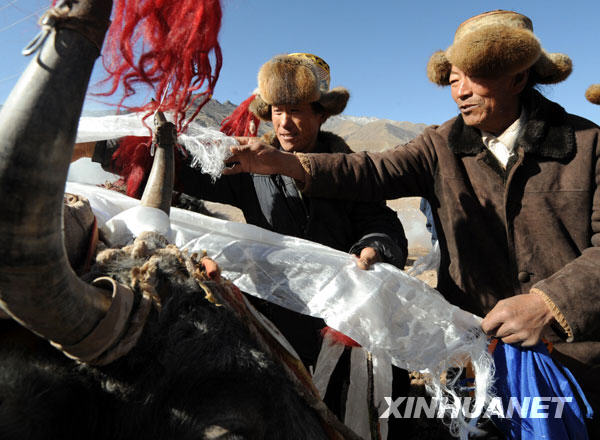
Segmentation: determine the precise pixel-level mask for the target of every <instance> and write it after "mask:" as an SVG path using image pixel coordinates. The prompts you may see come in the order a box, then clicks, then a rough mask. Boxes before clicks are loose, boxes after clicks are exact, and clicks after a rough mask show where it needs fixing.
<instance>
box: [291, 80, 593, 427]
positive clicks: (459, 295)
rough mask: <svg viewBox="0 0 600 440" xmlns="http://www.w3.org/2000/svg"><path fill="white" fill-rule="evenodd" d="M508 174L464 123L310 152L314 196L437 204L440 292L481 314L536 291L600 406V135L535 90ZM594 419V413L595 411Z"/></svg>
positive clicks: (567, 356) (527, 95) (565, 356)
mask: <svg viewBox="0 0 600 440" xmlns="http://www.w3.org/2000/svg"><path fill="white" fill-rule="evenodd" d="M522 104H523V106H524V108H525V111H526V112H527V117H528V120H527V122H526V124H525V127H524V129H523V131H522V133H521V135H520V137H519V139H518V140H517V144H516V146H515V149H516V154H514V155H513V157H512V158H511V159H510V160H509V163H508V164H507V169H506V170H504V169H503V168H502V167H501V166H500V164H499V163H498V162H497V160H496V159H495V157H494V156H493V155H492V154H491V153H490V152H489V150H487V149H486V148H485V147H484V145H483V143H482V140H481V133H480V132H479V130H477V129H475V128H473V127H469V126H467V125H465V124H464V121H463V119H462V117H461V116H458V117H456V118H454V119H451V120H449V121H447V122H446V123H444V124H442V125H440V126H432V127H428V128H427V129H426V130H425V131H424V133H423V134H422V135H421V136H419V137H417V138H416V139H415V140H413V141H412V142H410V143H408V144H406V145H404V146H399V147H396V148H395V149H393V150H389V151H386V152H383V153H364V152H363V153H356V154H351V155H318V154H316V155H303V156H302V160H303V161H304V163H305V166H306V168H308V169H309V171H310V176H309V178H308V179H307V182H306V187H305V189H304V193H305V194H307V195H309V196H310V197H317V196H318V197H334V196H337V197H348V198H354V199H357V200H382V199H394V198H397V197H406V196H422V197H425V198H427V199H428V200H429V202H430V203H431V207H432V211H433V216H434V220H435V226H436V229H437V232H438V238H439V240H440V249H441V266H440V269H439V280H438V290H439V291H440V292H441V293H442V294H443V295H444V296H445V297H446V298H447V299H448V300H449V301H450V302H451V303H453V304H455V305H457V306H459V307H461V308H463V309H465V310H468V311H470V312H473V313H476V314H477V315H480V316H484V315H485V314H486V313H488V312H489V311H490V310H491V309H492V308H493V307H494V305H495V304H496V302H497V301H498V300H500V299H503V298H506V297H510V296H513V295H517V294H525V293H528V292H529V291H530V289H531V288H532V287H536V288H538V289H539V290H541V291H543V292H544V293H546V295H547V296H548V297H549V298H550V299H551V300H552V301H553V302H554V304H555V305H556V306H557V307H558V309H559V310H560V312H561V313H562V314H563V315H564V317H565V318H566V321H567V323H568V324H569V326H570V327H571V329H572V331H573V341H572V342H566V341H565V339H564V337H563V338H561V337H560V336H564V335H561V331H560V329H556V331H555V332H553V333H552V335H550V337H551V338H552V340H553V342H554V352H553V355H554V356H555V358H557V359H559V360H560V361H561V362H562V363H563V364H565V365H566V366H567V367H569V368H570V369H571V370H572V371H573V373H574V374H575V375H576V377H577V378H578V380H579V381H580V383H581V384H582V385H583V387H584V390H585V391H586V394H587V395H588V398H590V399H591V400H593V401H594V403H595V409H596V414H598V411H599V410H600V407H599V406H598V404H599V403H600V187H599V186H600V160H599V156H600V128H599V127H598V126H597V125H595V124H593V123H592V122H590V121H588V120H585V119H583V118H580V117H577V116H574V115H570V114H567V113H566V112H565V111H564V109H563V108H562V107H560V106H559V105H558V104H556V103H553V102H551V101H549V100H547V99H546V98H544V97H543V96H542V95H541V94H540V93H538V92H537V91H535V90H532V91H528V92H524V94H523V95H522ZM596 417H598V415H597V416H596Z"/></svg>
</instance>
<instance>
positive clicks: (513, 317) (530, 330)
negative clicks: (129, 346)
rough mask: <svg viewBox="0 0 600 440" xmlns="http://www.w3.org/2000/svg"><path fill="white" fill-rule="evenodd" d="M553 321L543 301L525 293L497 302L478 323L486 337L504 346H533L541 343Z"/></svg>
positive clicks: (532, 294) (535, 295) (538, 296)
mask: <svg viewBox="0 0 600 440" xmlns="http://www.w3.org/2000/svg"><path fill="white" fill-rule="evenodd" d="M552 319H554V316H553V315H552V312H551V311H550V309H549V308H548V306H547V305H546V303H545V301H544V299H543V298H542V297H541V296H540V295H537V294H534V293H528V294H524V295H516V296H513V297H511V298H506V299H503V300H501V301H498V303H497V304H496V305H495V306H494V308H493V309H492V310H491V311H490V312H489V313H488V314H487V315H486V316H485V318H483V321H481V328H482V329H483V331H484V332H485V333H486V334H487V335H488V336H494V337H496V338H500V339H502V341H503V342H505V343H507V344H520V345H521V346H523V347H532V346H534V345H536V344H537V343H538V342H539V341H540V338H541V335H542V332H543V331H544V329H545V327H546V326H547V325H548V324H549V323H550V322H551V321H552Z"/></svg>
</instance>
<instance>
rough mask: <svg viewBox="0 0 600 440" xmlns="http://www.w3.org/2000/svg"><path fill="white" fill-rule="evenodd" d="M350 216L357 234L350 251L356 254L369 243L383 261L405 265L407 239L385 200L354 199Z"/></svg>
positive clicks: (401, 267)
mask: <svg viewBox="0 0 600 440" xmlns="http://www.w3.org/2000/svg"><path fill="white" fill-rule="evenodd" d="M350 219H351V220H352V224H353V225H354V228H355V232H356V236H357V237H360V238H359V239H358V241H357V242H356V243H354V245H352V247H351V248H350V251H349V252H350V253H351V254H355V255H359V254H360V252H361V251H362V250H363V249H364V248H366V247H372V248H373V249H375V250H376V251H377V253H378V254H379V255H380V256H381V258H382V260H383V262H385V263H390V264H393V265H394V266H396V267H398V268H400V269H404V266H405V264H406V257H407V256H408V242H407V240H406V236H405V235H404V228H403V227H402V223H400V220H399V219H398V215H397V214H396V212H395V211H393V210H392V209H390V208H388V207H387V206H386V205H385V203H384V202H379V203H364V202H357V203H354V204H353V207H352V212H351V213H350Z"/></svg>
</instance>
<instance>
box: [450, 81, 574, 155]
mask: <svg viewBox="0 0 600 440" xmlns="http://www.w3.org/2000/svg"><path fill="white" fill-rule="evenodd" d="M522 98H523V99H522V103H523V107H524V108H525V111H526V112H527V122H526V123H525V126H524V127H523V131H522V132H521V134H520V135H519V139H518V140H517V144H516V145H517V146H519V147H522V148H523V151H524V152H525V153H526V154H532V155H536V156H542V157H548V158H552V159H558V160H560V159H566V158H569V157H572V155H573V154H574V153H575V148H576V145H575V130H574V129H573V127H572V126H571V125H570V124H569V123H568V120H567V112H565V110H564V109H563V108H562V107H561V106H560V105H558V104H556V103H555V102H552V101H549V100H548V99H546V98H544V97H543V96H542V95H541V94H540V93H539V92H538V91H537V90H531V91H529V92H525V94H524V95H523V97H522ZM448 146H449V147H450V149H451V150H452V152H453V153H455V154H457V155H474V154H477V153H479V152H481V151H482V150H483V149H484V148H485V147H484V145H483V141H482V140H481V132H480V131H479V130H478V129H476V128H473V127H470V126H468V125H465V123H464V121H463V118H462V116H461V115H459V116H458V117H457V118H456V119H455V121H454V122H453V123H452V126H451V128H450V133H449V135H448Z"/></svg>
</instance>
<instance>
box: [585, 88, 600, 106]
mask: <svg viewBox="0 0 600 440" xmlns="http://www.w3.org/2000/svg"><path fill="white" fill-rule="evenodd" d="M585 97H586V98H587V100H588V101H590V102H591V103H592V104H598V105H600V84H592V85H591V86H589V87H588V89H587V90H586V92H585Z"/></svg>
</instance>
